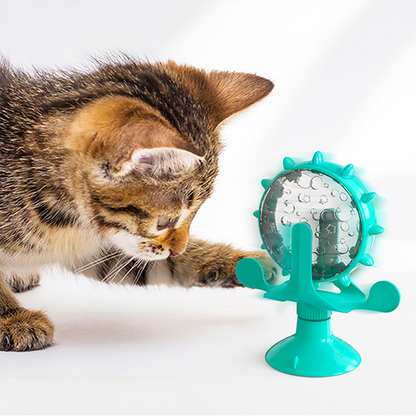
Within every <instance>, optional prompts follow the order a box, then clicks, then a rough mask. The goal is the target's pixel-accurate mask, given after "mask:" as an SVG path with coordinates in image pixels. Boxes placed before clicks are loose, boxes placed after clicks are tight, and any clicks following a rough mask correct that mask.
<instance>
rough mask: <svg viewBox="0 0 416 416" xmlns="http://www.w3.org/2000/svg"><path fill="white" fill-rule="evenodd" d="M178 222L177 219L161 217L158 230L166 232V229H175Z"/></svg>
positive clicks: (158, 221)
mask: <svg viewBox="0 0 416 416" xmlns="http://www.w3.org/2000/svg"><path fill="white" fill-rule="evenodd" d="M177 222H178V220H177V219H176V220H171V219H169V218H164V217H160V218H159V219H158V220H157V229H158V230H159V231H160V230H164V229H165V228H168V227H172V228H173V227H174V226H175V224H176V223H177Z"/></svg>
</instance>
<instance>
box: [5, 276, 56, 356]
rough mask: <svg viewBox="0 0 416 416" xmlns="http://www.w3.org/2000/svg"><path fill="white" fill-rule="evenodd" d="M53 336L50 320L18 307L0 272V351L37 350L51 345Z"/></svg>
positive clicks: (35, 312) (38, 313)
mask: <svg viewBox="0 0 416 416" xmlns="http://www.w3.org/2000/svg"><path fill="white" fill-rule="evenodd" d="M53 334H54V327H53V324H52V322H51V321H50V319H49V318H48V317H47V316H46V315H45V314H44V313H43V312H41V311H29V310H27V309H25V308H23V307H22V306H20V304H19V302H18V301H17V299H16V298H15V296H14V295H13V293H12V291H11V289H10V287H9V285H8V284H7V283H6V278H5V275H4V274H3V273H1V272H0V350H3V351H30V350H39V349H42V348H45V347H47V346H49V345H51V344H52V340H53Z"/></svg>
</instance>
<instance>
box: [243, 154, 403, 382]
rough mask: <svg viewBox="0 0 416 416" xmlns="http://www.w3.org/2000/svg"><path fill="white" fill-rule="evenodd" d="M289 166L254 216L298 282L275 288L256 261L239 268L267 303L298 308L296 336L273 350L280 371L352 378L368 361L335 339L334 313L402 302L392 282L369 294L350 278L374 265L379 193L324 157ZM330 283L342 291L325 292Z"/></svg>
mask: <svg viewBox="0 0 416 416" xmlns="http://www.w3.org/2000/svg"><path fill="white" fill-rule="evenodd" d="M283 165H284V171H283V172H281V173H280V174H279V175H277V176H276V177H275V178H274V179H273V180H267V179H265V180H263V181H262V185H263V187H264V188H265V193H264V195H263V197H262V199H261V202H260V209H259V210H258V211H256V212H255V213H254V215H255V216H256V217H257V218H258V219H259V227H260V233H261V236H262V240H263V245H262V248H265V249H267V251H268V252H269V254H270V256H271V257H272V258H273V259H274V260H275V262H276V263H277V264H278V265H279V266H280V267H281V268H282V269H283V274H284V275H289V274H290V278H289V280H287V281H286V282H284V283H282V284H280V285H273V284H270V283H269V282H267V280H266V279H265V276H264V272H263V268H262V266H261V263H260V262H259V261H257V260H255V259H252V258H245V259H243V260H241V261H240V262H239V263H238V265H237V269H236V273H237V277H238V279H239V280H240V282H241V283H242V284H243V285H244V286H247V287H251V288H256V289H260V290H263V291H265V292H266V293H265V294H264V297H265V298H268V299H273V300H278V301H281V302H284V301H288V300H289V301H293V302H296V303H297V314H298V321H297V329H296V333H295V334H294V335H292V336H290V337H288V338H285V339H283V340H282V341H280V342H278V343H277V344H275V345H274V346H272V347H271V348H270V349H269V351H267V353H266V361H267V362H268V363H269V364H270V365H271V366H272V367H274V368H276V369H277V370H280V371H282V372H284V373H289V374H294V375H299V376H309V377H325V376H334V375H339V374H344V373H347V372H349V371H351V370H353V369H355V368H356V367H358V365H359V364H360V362H361V357H360V355H359V353H358V352H357V351H356V350H355V349H354V348H353V347H351V346H350V345H349V344H347V343H346V342H344V341H342V340H341V339H339V338H337V337H335V336H334V335H333V334H332V331H331V314H332V311H336V312H344V313H347V312H350V311H352V310H354V309H367V310H372V311H378V312H391V311H393V310H394V309H396V308H397V306H398V305H399V303H400V293H399V291H398V289H397V288H396V286H394V285H393V284H392V283H390V282H387V281H380V282H377V283H375V284H374V285H373V286H372V287H371V289H370V292H369V295H368V296H366V295H365V294H364V293H363V292H362V291H361V290H360V289H359V288H358V287H357V286H356V285H355V284H354V283H353V282H351V280H350V273H351V271H353V270H354V269H355V268H356V267H357V266H358V264H363V265H366V266H372V265H373V264H374V261H373V259H372V257H371V256H370V254H369V250H370V248H371V246H372V244H373V241H374V236H375V235H377V234H381V233H382V232H383V231H384V230H383V228H382V227H380V226H379V225H377V224H376V218H375V212H374V206H373V203H372V200H373V199H374V198H375V197H376V193H374V192H367V190H366V189H365V187H364V186H363V184H362V183H361V182H360V181H359V180H358V179H357V178H355V176H354V173H353V166H352V165H347V166H346V167H342V166H339V165H336V164H333V163H329V162H326V161H324V158H323V155H322V153H321V152H316V153H315V155H314V157H313V159H312V161H310V162H302V163H295V161H294V160H292V159H290V158H285V159H284V162H283ZM323 282H325V283H326V284H328V283H330V284H331V285H333V289H335V290H330V291H328V290H326V289H325V290H324V289H323V288H322V286H323V285H322V283H323Z"/></svg>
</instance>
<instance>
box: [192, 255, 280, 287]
mask: <svg viewBox="0 0 416 416" xmlns="http://www.w3.org/2000/svg"><path fill="white" fill-rule="evenodd" d="M245 257H252V258H254V259H256V260H257V261H258V262H259V263H260V264H261V266H262V268H263V272H264V278H265V279H266V281H267V282H268V283H269V284H271V285H274V284H276V282H277V280H278V277H279V274H278V269H277V266H276V263H275V262H274V261H273V260H272V259H271V258H270V257H269V256H268V255H266V254H264V253H263V252H261V251H259V252H257V251H256V252H247V253H244V254H243V255H242V254H241V251H240V252H236V253H235V256H232V257H231V258H230V257H228V258H227V259H225V261H222V262H215V263H214V264H212V265H211V267H207V269H205V270H203V271H202V273H201V278H200V279H199V280H198V282H197V286H221V287H238V286H242V284H241V283H240V282H239V280H238V279H237V276H236V273H235V269H236V266H237V263H238V262H239V261H240V260H241V259H243V258H245Z"/></svg>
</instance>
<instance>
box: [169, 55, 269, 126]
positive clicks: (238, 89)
mask: <svg viewBox="0 0 416 416" xmlns="http://www.w3.org/2000/svg"><path fill="white" fill-rule="evenodd" d="M167 66H168V68H169V69H170V70H171V71H172V72H173V73H174V74H175V76H176V77H179V79H181V81H182V82H183V83H184V84H186V85H187V86H188V87H189V88H190V90H191V91H192V93H193V94H195V96H196V97H198V98H199V100H201V102H202V103H203V104H204V106H205V107H206V109H207V110H208V113H209V115H210V118H211V121H212V124H213V125H214V126H215V127H216V126H217V125H218V124H220V123H221V122H222V121H224V120H225V119H226V118H228V117H230V116H231V115H233V114H235V113H238V112H239V111H242V110H244V109H245V108H247V107H249V106H250V105H252V104H254V103H256V102H257V101H260V100H261V99H262V98H264V97H265V96H266V95H268V94H269V93H270V92H271V91H272V89H273V87H274V84H273V82H271V81H269V80H268V79H266V78H263V77H259V76H257V75H253V74H246V73H241V72H224V71H212V72H206V71H204V70H201V69H196V68H193V67H191V66H187V65H178V64H176V63H175V62H172V61H169V62H168V63H167Z"/></svg>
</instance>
